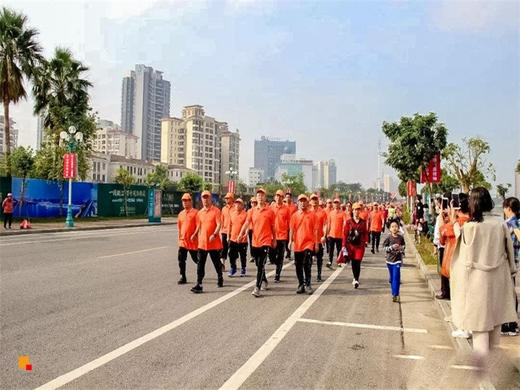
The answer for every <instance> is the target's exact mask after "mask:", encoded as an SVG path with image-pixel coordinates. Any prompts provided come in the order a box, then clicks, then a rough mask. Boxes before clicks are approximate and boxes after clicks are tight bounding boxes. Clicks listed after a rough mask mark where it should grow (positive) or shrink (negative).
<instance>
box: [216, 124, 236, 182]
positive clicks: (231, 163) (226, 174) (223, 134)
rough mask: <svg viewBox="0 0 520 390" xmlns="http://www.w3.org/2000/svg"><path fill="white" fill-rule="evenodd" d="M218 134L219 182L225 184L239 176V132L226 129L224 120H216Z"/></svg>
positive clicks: (226, 125)
mask: <svg viewBox="0 0 520 390" xmlns="http://www.w3.org/2000/svg"><path fill="white" fill-rule="evenodd" d="M217 129H218V133H219V136H220V184H221V185H222V186H224V187H225V186H227V181H228V180H230V179H233V180H237V179H238V178H239V169H238V168H239V160H238V159H239V157H240V133H239V132H238V130H237V131H236V132H232V131H229V130H228V124H227V123H226V122H217Z"/></svg>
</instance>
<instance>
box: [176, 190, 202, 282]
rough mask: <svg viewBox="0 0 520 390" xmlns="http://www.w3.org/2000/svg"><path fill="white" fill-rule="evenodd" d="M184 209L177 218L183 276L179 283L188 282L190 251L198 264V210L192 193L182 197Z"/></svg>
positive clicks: (180, 263) (180, 264) (179, 259)
mask: <svg viewBox="0 0 520 390" xmlns="http://www.w3.org/2000/svg"><path fill="white" fill-rule="evenodd" d="M181 201H182V207H183V208H184V210H182V211H181V212H180V213H179V216H178V218H177V230H178V232H179V250H178V263H179V271H180V274H181V278H180V279H179V281H178V282H177V283H178V284H186V283H187V279H186V259H187V258H188V253H189V254H190V256H191V259H192V260H193V262H194V263H195V264H197V261H198V260H197V249H198V239H197V234H196V233H195V232H196V230H197V210H196V209H194V208H193V201H192V199H191V195H190V194H188V193H186V194H184V195H182V198H181Z"/></svg>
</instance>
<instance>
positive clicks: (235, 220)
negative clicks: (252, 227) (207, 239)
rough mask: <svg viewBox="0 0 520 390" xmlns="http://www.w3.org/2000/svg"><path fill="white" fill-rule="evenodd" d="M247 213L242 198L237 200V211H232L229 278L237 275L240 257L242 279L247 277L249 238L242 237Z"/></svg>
mask: <svg viewBox="0 0 520 390" xmlns="http://www.w3.org/2000/svg"><path fill="white" fill-rule="evenodd" d="M246 219H247V213H246V212H245V211H244V201H243V200H242V199H240V198H238V199H237V200H235V210H233V211H231V223H230V226H229V232H230V235H229V262H230V264H231V269H230V270H229V276H234V275H235V274H236V273H237V259H238V256H239V255H240V263H241V266H242V268H241V270H240V277H244V276H246V263H247V258H246V257H247V237H246V236H245V235H244V236H243V237H240V239H239V238H238V237H239V236H240V232H241V231H242V227H243V226H244V224H245V223H246Z"/></svg>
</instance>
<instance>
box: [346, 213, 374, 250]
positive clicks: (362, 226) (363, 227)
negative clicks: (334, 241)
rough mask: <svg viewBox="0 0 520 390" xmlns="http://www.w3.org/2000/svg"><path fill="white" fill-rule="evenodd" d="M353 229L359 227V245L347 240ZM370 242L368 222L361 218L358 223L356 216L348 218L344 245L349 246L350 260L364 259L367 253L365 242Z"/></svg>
mask: <svg viewBox="0 0 520 390" xmlns="http://www.w3.org/2000/svg"><path fill="white" fill-rule="evenodd" d="M352 229H357V231H358V232H359V236H360V243H359V245H352V244H351V243H349V242H347V237H348V235H349V233H350V231H351V230H352ZM367 242H368V229H367V222H366V221H365V220H364V219H362V218H360V219H359V222H357V223H356V221H354V218H352V219H349V220H347V222H346V223H345V229H344V231H343V246H344V247H346V248H347V251H348V257H349V259H350V260H363V256H364V255H365V244H366V243H367Z"/></svg>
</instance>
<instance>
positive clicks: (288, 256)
mask: <svg viewBox="0 0 520 390" xmlns="http://www.w3.org/2000/svg"><path fill="white" fill-rule="evenodd" d="M289 234H291V231H290V230H289V231H288V232H287V237H289ZM286 251H287V258H290V257H291V248H289V245H286Z"/></svg>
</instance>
